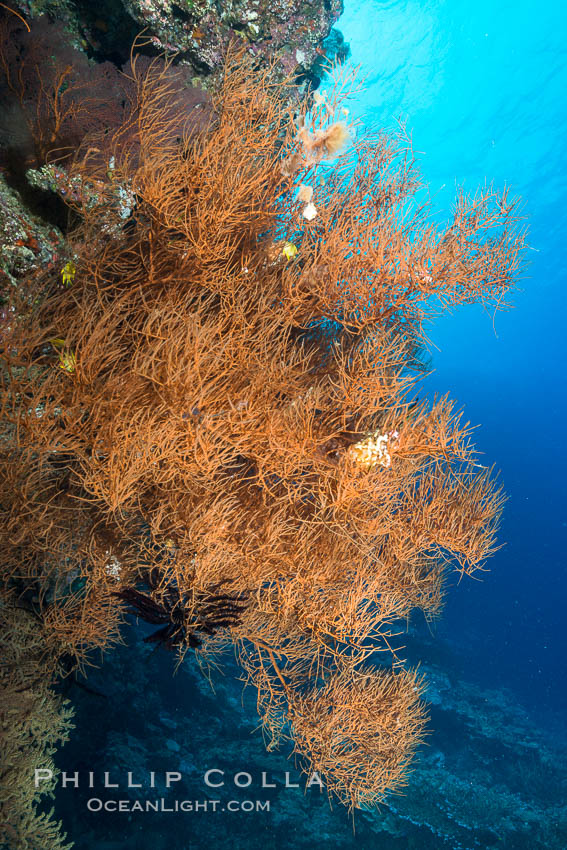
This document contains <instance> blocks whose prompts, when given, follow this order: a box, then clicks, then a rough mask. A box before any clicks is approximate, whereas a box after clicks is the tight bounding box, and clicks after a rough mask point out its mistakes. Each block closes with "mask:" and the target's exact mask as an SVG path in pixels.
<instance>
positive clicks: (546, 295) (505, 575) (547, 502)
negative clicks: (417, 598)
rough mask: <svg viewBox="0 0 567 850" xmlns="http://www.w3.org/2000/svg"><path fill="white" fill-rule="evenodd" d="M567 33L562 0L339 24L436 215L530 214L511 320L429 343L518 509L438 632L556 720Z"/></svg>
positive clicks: (487, 4) (455, 320)
mask: <svg viewBox="0 0 567 850" xmlns="http://www.w3.org/2000/svg"><path fill="white" fill-rule="evenodd" d="M566 21H567V16H566V12H565V7H564V4H563V3H560V2H557V0H551V2H547V3H539V2H536V0H514V2H508V0H476V2H474V3H468V2H467V3H466V2H462V1H461V2H458V0H457V2H455V0H453V2H447V0H396V2H388V1H387V0H356V2H355V0H346V2H345V11H344V15H343V16H342V17H341V18H340V20H339V23H338V25H339V27H340V29H341V31H342V32H343V34H344V36H345V39H346V41H348V42H349V43H350V46H351V50H352V59H351V61H352V63H353V64H355V65H360V66H361V68H360V72H361V74H362V75H363V77H364V78H365V83H366V84H365V88H364V91H363V92H362V93H361V95H360V96H359V97H358V98H357V100H356V102H355V103H354V104H353V105H352V112H353V113H354V114H355V115H356V116H357V117H358V118H359V119H360V120H361V121H362V122H363V124H364V125H366V126H371V127H382V126H393V125H394V122H395V120H396V119H397V118H400V117H401V118H402V119H403V120H405V121H406V122H407V128H408V130H409V131H410V132H411V135H412V140H413V147H414V150H415V151H416V152H417V154H418V162H419V165H420V169H421V171H422V174H423V176H424V177H425V179H426V181H427V182H428V183H429V185H430V188H431V194H432V197H433V202H434V206H435V208H436V209H437V210H439V211H440V212H441V213H442V211H443V210H445V211H446V212H448V210H449V209H450V204H451V200H452V198H453V196H454V193H455V188H456V186H463V187H464V188H465V189H466V190H467V191H474V189H475V188H476V187H477V186H482V185H483V184H484V183H485V181H489V182H491V181H494V182H495V184H496V186H499V187H502V186H504V185H505V184H506V185H508V186H510V188H511V192H512V193H513V194H519V195H521V196H522V198H523V200H524V204H523V214H524V215H525V216H526V219H527V224H528V226H529V238H528V242H529V245H530V249H529V250H528V252H527V260H528V264H529V265H528V268H527V270H526V273H525V275H524V276H523V279H522V281H521V283H520V289H519V290H518V291H517V292H515V293H514V296H513V302H514V309H513V310H512V311H509V312H500V313H498V314H497V315H496V316H495V317H494V319H493V316H492V315H487V314H486V313H485V312H483V311H482V309H480V308H464V309H463V308H462V309H459V310H457V311H455V312H454V313H453V314H452V315H449V316H444V317H443V318H442V319H440V320H438V321H437V322H436V323H435V325H434V327H432V328H431V332H430V335H431V339H432V341H433V343H434V344H435V346H437V350H435V349H434V350H433V365H434V369H435V372H434V374H433V375H432V376H431V377H430V378H429V379H428V385H429V387H430V388H431V389H432V390H436V391H439V392H442V393H444V392H446V391H450V393H451V395H452V396H453V397H454V398H457V399H458V400H459V401H460V402H462V403H463V404H464V406H465V414H466V418H467V419H470V420H471V421H472V422H474V423H481V426H482V427H480V428H479V429H478V430H477V432H476V436H475V441H476V443H477V445H478V447H479V449H480V450H481V451H482V452H484V458H485V460H484V461H483V462H485V463H487V464H492V463H494V464H496V466H497V467H498V468H499V469H501V473H502V476H501V477H502V482H503V484H504V487H505V489H506V491H507V493H508V496H509V501H508V504H507V506H506V510H505V516H504V522H503V528H502V534H501V537H502V539H503V540H504V541H506V543H507V545H506V547H505V548H504V549H502V550H501V551H500V552H498V553H497V554H496V556H495V557H494V558H493V559H492V561H491V563H490V564H489V565H488V566H489V568H490V572H489V573H488V574H486V576H485V577H484V580H483V581H482V582H481V583H479V582H476V581H465V582H463V583H461V584H460V586H459V587H458V589H455V590H454V592H452V593H451V594H450V595H449V598H448V603H447V609H446V612H445V617H444V623H443V624H442V625H441V626H440V629H441V631H442V632H443V633H444V634H445V635H446V636H447V637H448V638H450V639H451V640H453V641H455V642H456V644H457V645H458V646H459V647H460V649H461V650H462V653H463V655H465V656H466V657H467V658H468V664H469V669H470V670H471V671H474V672H475V673H476V674H478V676H479V677H480V678H481V679H482V680H483V681H485V682H486V683H500V684H506V685H508V686H510V687H513V689H514V690H515V691H516V692H517V693H518V694H519V695H520V697H521V698H522V699H523V700H524V701H527V702H529V703H530V705H531V706H532V707H533V708H536V709H538V708H539V709H542V710H543V709H544V708H545V709H551V710H553V711H559V710H561V709H562V708H563V709H564V708H565V707H566V705H567V678H566V677H565V675H564V670H565V651H566V641H565V598H566V591H567V574H566V570H565V567H566V563H567V555H566V543H567V510H566V499H565V493H566V490H565V480H566V472H567V465H566V452H565V440H566V427H565V426H566V422H567V400H566V393H565V386H566V382H565V366H564V358H565V322H566V319H567V316H566V314H565V304H566V303H567V298H566V287H567V261H566V257H565V245H566V241H567V214H566V201H567V191H566V190H567V156H566V153H567V109H566V106H567V97H566V93H567V47H566V33H567V28H566Z"/></svg>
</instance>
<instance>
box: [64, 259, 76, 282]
mask: <svg viewBox="0 0 567 850" xmlns="http://www.w3.org/2000/svg"><path fill="white" fill-rule="evenodd" d="M76 271H77V269H76V268H75V263H74V262H73V261H72V260H69V262H68V263H65V265H64V266H63V268H62V269H61V279H62V281H63V285H64V286H71V284H72V283H73V281H74V280H75V272H76Z"/></svg>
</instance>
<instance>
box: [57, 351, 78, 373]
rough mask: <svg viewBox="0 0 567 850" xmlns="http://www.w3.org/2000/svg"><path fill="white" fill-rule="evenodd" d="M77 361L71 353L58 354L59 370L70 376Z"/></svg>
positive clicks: (62, 352)
mask: <svg viewBox="0 0 567 850" xmlns="http://www.w3.org/2000/svg"><path fill="white" fill-rule="evenodd" d="M76 365H77V361H76V359H75V355H74V354H73V352H72V351H61V352H60V354H59V368H60V369H63V371H64V372H68V373H69V374H70V375H72V374H73V372H74V371H75V366H76Z"/></svg>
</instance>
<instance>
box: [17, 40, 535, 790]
mask: <svg viewBox="0 0 567 850" xmlns="http://www.w3.org/2000/svg"><path fill="white" fill-rule="evenodd" d="M133 74H134V79H135V81H136V84H137V86H138V97H137V104H136V109H135V110H134V111H133V113H132V115H131V118H130V119H129V121H128V122H127V124H126V125H125V127H123V128H121V131H120V132H119V133H116V134H114V135H113V134H108V135H107V136H106V137H104V138H99V139H97V140H95V141H93V140H90V141H89V144H88V145H85V147H84V149H83V151H82V153H81V154H80V155H79V156H78V157H77V161H76V163H75V166H74V169H71V177H72V176H73V174H76V175H80V176H81V180H82V181H84V184H85V185H86V184H87V183H88V182H89V181H91V182H92V183H93V184H94V183H95V182H96V185H97V200H96V203H89V205H88V207H86V208H81V205H80V200H79V201H77V205H78V212H79V213H80V214H81V215H82V217H83V224H82V225H81V226H80V227H79V228H78V229H77V230H76V232H75V233H74V234H72V235H71V237H70V242H71V248H72V254H73V256H74V257H75V275H74V278H73V282H72V284H71V285H70V286H67V287H65V286H63V284H62V282H61V280H60V279H59V278H57V279H55V278H52V279H47V280H44V281H43V286H44V287H45V290H46V292H47V296H46V297H45V299H44V301H43V303H42V305H41V309H39V310H38V311H37V313H36V315H34V316H32V317H31V319H29V320H26V321H24V320H22V321H20V322H19V323H18V322H14V323H13V329H12V332H11V335H10V337H9V338H8V339H7V340H6V341H5V343H4V372H3V374H4V402H3V414H4V418H5V420H6V422H7V426H6V427H7V428H9V429H10V430H9V434H8V437H7V438H6V439H4V440H3V443H2V449H1V450H2V460H3V463H2V467H1V473H0V474H1V476H2V480H1V485H2V487H1V489H2V492H3V493H12V495H11V496H9V497H5V498H3V503H2V514H1V517H0V519H1V521H2V523H3V526H4V529H5V533H6V539H7V541H8V543H9V546H7V547H6V548H5V550H4V551H3V552H2V553H1V555H0V564H1V569H2V572H1V576H2V585H3V587H4V591H5V592H8V591H9V592H14V593H18V594H20V595H21V596H22V597H23V598H26V599H27V598H29V604H30V605H31V606H32V607H33V609H34V611H35V612H36V615H37V616H38V617H40V618H41V619H42V622H43V623H44V628H45V629H46V633H47V635H48V640H49V641H51V644H52V645H57V644H58V645H60V647H61V651H65V652H67V653H73V654H74V656H75V657H76V658H77V660H78V661H79V660H81V659H82V658H84V657H86V652H87V651H88V649H89V647H92V646H100V647H102V646H105V645H108V643H109V641H110V640H111V639H113V638H114V637H115V636H116V627H117V623H118V619H119V617H120V612H121V604H122V603H121V599H123V600H126V601H128V602H130V604H131V605H133V606H134V607H135V608H136V607H137V608H138V609H139V610H141V607H143V606H144V605H146V607H147V605H150V604H151V605H159V604H161V605H162V607H163V604H164V602H163V598H162V600H161V603H160V599H159V596H158V595H156V591H155V589H154V590H152V594H151V600H152V601H151V603H150V602H147V603H146V602H144V603H142V602H141V600H140V599H139V597H138V596H136V597H133V596H132V593H130V596H129V593H128V592H127V591H125V590H122V591H121V590H120V588H121V587H122V588H127V587H131V588H136V586H138V583H139V582H140V581H146V583H147V581H148V576H149V575H150V572H151V571H152V570H153V569H155V568H156V567H158V568H159V569H160V571H161V572H162V574H163V576H164V577H165V578H164V582H165V584H164V585H162V587H169V588H176V589H177V590H176V592H177V593H179V594H180V598H183V599H193V600H202V599H205V598H206V597H207V594H210V592H211V588H223V589H224V588H230V591H225V590H223V591H222V593H228V592H229V593H230V595H231V596H233V597H234V598H240V599H244V598H245V599H246V606H245V607H244V606H242V607H241V608H240V609H239V611H238V616H235V617H234V618H232V619H231V621H230V622H228V621H226V622H222V621H220V622H219V621H217V622H216V625H217V626H219V628H217V627H216V626H215V627H214V628H211V629H210V630H209V631H207V629H201V631H200V632H199V640H202V645H201V646H200V647H198V648H197V652H198V653H199V656H200V657H202V658H203V659H206V658H207V657H210V655H211V654H212V653H214V652H215V651H216V650H218V649H220V648H221V647H222V646H224V645H226V644H227V643H233V644H234V645H235V646H236V649H237V653H238V657H239V659H240V661H241V664H242V666H243V668H244V670H245V673H246V676H247V679H248V681H249V682H250V683H251V684H253V685H254V686H255V687H256V688H257V690H258V708H259V711H260V714H261V716H262V722H263V727H264V731H265V733H266V736H267V738H268V741H269V746H276V745H277V744H278V742H279V741H281V740H282V739H284V740H285V739H286V738H291V739H292V740H293V742H294V745H295V749H296V752H297V754H298V756H299V757H300V758H301V759H302V760H303V762H304V764H306V765H311V766H312V767H314V768H315V769H317V770H319V771H320V772H321V774H322V776H323V777H324V779H325V781H326V783H327V787H328V788H329V791H330V792H331V793H332V794H334V795H336V796H337V797H338V799H340V800H341V801H342V802H344V803H346V804H347V805H349V806H367V805H372V804H375V803H376V802H379V801H381V800H382V799H383V798H384V796H385V794H387V793H388V792H389V791H391V790H396V789H397V788H399V787H400V785H401V784H403V783H404V782H405V777H406V774H407V770H408V764H409V761H410V757H411V755H412V753H413V751H414V749H415V747H416V745H417V743H418V742H419V740H420V739H421V736H422V733H423V725H424V709H423V706H422V703H421V702H420V694H421V692H422V684H421V682H420V680H419V678H418V677H417V676H416V674H415V673H414V672H411V671H408V670H405V669H404V668H403V666H402V664H401V661H400V659H399V658H398V656H397V654H396V634H397V633H398V632H399V630H400V623H401V622H403V619H404V618H407V617H409V615H410V614H411V612H412V611H413V610H415V609H420V610H421V611H423V612H424V613H425V615H426V616H427V617H430V618H431V617H435V616H436V615H437V613H438V612H439V610H440V607H441V602H442V595H443V580H444V576H445V574H446V572H447V570H448V569H450V568H451V566H456V568H457V569H458V570H460V571H461V572H462V573H466V574H471V573H473V572H474V571H475V570H477V569H479V568H480V567H481V566H482V564H483V562H484V560H485V559H486V558H487V557H488V556H489V555H490V554H491V553H492V552H493V551H494V549H495V548H496V542H495V535H496V531H497V525H498V518H499V514H500V511H501V507H502V501H503V496H502V493H501V491H500V489H499V488H498V486H497V485H496V483H495V482H494V480H493V478H492V476H491V473H490V471H489V470H486V469H484V468H479V465H478V464H477V463H476V456H475V453H474V448H473V446H472V445H471V443H470V431H471V429H470V427H469V426H468V424H464V423H463V422H462V421H461V419H460V416H459V414H458V412H457V411H456V410H455V406H454V404H453V403H452V402H451V401H450V400H449V399H448V398H446V397H444V398H439V399H435V400H434V401H433V402H432V403H431V402H427V401H423V400H420V399H419V398H418V397H417V395H416V393H417V386H416V382H417V380H418V372H417V371H416V367H418V366H419V360H420V351H421V349H422V348H423V344H424V342H423V321H424V319H425V318H426V317H428V316H430V315H431V313H432V312H433V310H434V309H439V307H438V306H435V303H434V302H435V301H436V302H437V305H439V304H440V305H442V306H443V305H456V304H460V303H463V302H469V301H475V300H481V301H482V302H483V303H485V304H489V303H492V304H497V305H498V304H501V303H502V302H503V299H504V297H505V295H506V293H507V291H508V289H509V288H510V286H511V285H512V284H513V282H514V279H515V276H516V274H517V271H518V266H519V258H520V252H521V248H522V236H521V234H520V235H519V234H518V233H517V230H516V223H515V218H514V215H515V213H514V210H515V207H514V204H513V203H512V202H510V201H506V203H503V202H502V198H501V197H500V196H498V195H497V194H496V193H495V192H494V191H493V190H492V189H489V190H487V191H485V192H483V193H482V194H480V195H478V196H476V197H474V198H465V197H463V196H461V197H459V199H458V201H457V205H456V209H455V212H454V215H453V219H452V221H451V223H450V224H449V226H448V227H447V228H446V229H445V230H438V229H436V228H435V227H434V226H433V224H431V223H429V221H428V219H427V215H426V212H427V211H426V210H425V209H424V207H423V206H421V205H420V204H419V203H417V202H416V201H414V200H413V197H414V195H415V192H416V191H417V189H418V188H419V176H418V173H417V170H416V168H415V165H414V163H413V161H412V157H411V151H410V150H409V149H407V148H405V149H404V148H403V147H402V148H400V142H399V141H396V140H393V139H392V138H390V137H388V136H386V135H384V134H379V135H377V136H374V137H368V138H365V139H363V140H360V141H354V142H353V144H352V145H351V146H350V148H349V149H348V150H346V152H345V153H343V154H342V155H339V156H338V157H337V158H335V159H334V160H333V162H332V167H329V165H326V166H323V165H322V164H321V163H320V162H319V159H320V158H321V157H319V156H313V151H312V145H311V141H312V140H313V139H324V138H326V137H325V133H326V128H329V127H331V126H333V124H335V123H336V118H337V115H338V114H341V113H340V112H339V110H340V109H341V95H340V89H339V88H337V90H336V92H335V95H334V96H333V95H332V94H331V95H330V96H329V98H328V99H327V100H326V101H321V99H319V100H320V102H319V103H316V104H315V105H314V106H313V109H312V110H311V111H309V112H308V111H307V106H304V107H303V108H302V110H301V115H299V116H298V117H297V118H296V120H294V119H293V116H292V115H290V109H289V108H288V106H287V104H288V103H289V102H290V99H289V97H288V95H289V91H288V89H286V86H285V85H283V86H282V85H281V84H275V83H274V82H273V80H272V78H271V76H270V72H269V71H266V72H265V73H263V74H261V75H260V74H258V73H254V71H253V68H252V64H251V60H250V59H249V58H247V57H246V55H244V54H235V53H230V52H229V54H228V57H227V61H226V66H225V76H224V83H223V85H222V87H221V88H220V90H219V91H218V93H217V96H216V100H215V102H214V108H213V110H212V112H211V114H210V117H209V121H208V123H207V125H206V126H201V127H200V128H193V130H192V131H191V132H189V130H187V131H186V132H185V133H180V132H179V114H178V113H176V111H175V109H172V105H171V98H172V97H173V95H174V91H173V89H172V84H171V80H170V78H166V77H164V76H160V75H159V74H155V73H154V74H152V73H149V74H138V73H137V72H136V67H135V65H134V71H133ZM342 114H344V113H342ZM305 128H308V130H307V131H305ZM306 132H307V133H308V134H310V135H306ZM327 138H328V137H327ZM306 140H307V142H308V143H309V145H308V147H307V149H306V147H305V143H306ZM327 147H328V146H327ZM332 152H333V153H336V148H333V151H332ZM329 153H330V151H329V150H326V154H329ZM109 162H112V173H111V175H110V176H109V174H108V172H109V167H108V163H109ZM323 168H324V170H322V169H323ZM117 185H122V186H127V187H128V190H129V191H130V192H132V193H133V195H134V196H135V205H133V206H132V210H131V215H130V217H129V218H128V219H127V220H124V219H123V218H121V216H120V215H119V211H117V209H116V186H117ZM300 186H303V187H305V186H310V187H313V193H312V195H313V197H312V199H311V196H310V201H311V200H312V201H313V204H314V205H315V206H316V208H317V211H318V214H317V216H316V217H315V218H313V220H312V221H308V220H307V218H306V217H305V216H303V215H302V214H301V206H300V203H299V202H298V193H297V189H298V187H300ZM301 191H302V192H303V189H302V190H301ZM301 197H302V198H303V200H305V199H306V196H305V193H303V194H302V195H301ZM302 202H303V201H302ZM289 245H291V246H292V247H293V248H294V249H295V250H290V249H289V248H287V249H286V246H289ZM54 339H56V340H63V347H64V350H65V351H68V352H72V353H73V357H74V360H73V370H72V371H69V370H64V369H61V368H60V364H59V355H60V350H61V347H60V348H59V350H58V348H57V346H56V345H54V344H53V340H54ZM60 346H61V344H60ZM38 410H41V416H39V415H38V413H37V411H38ZM111 555H112V556H114V558H115V559H116V562H117V563H119V564H120V570H119V571H118V573H117V574H116V575H113V574H110V573H109V570H108V565H109V563H110V561H109V558H110V556H111ZM118 583H119V585H120V586H119V587H117V584H118ZM30 588H31V589H30ZM138 593H139V591H138ZM221 595H222V594H221ZM174 607H175V606H174ZM170 608H171V606H170ZM144 610H146V609H144ZM148 610H149V609H148ZM146 613H147V612H146ZM161 615H163V612H161V614H160V616H161ZM142 616H144V614H143V612H142ZM170 619H171V618H170ZM160 622H163V621H162V620H160ZM184 622H185V621H184ZM187 622H190V621H187ZM191 635H193V632H192V630H191V627H190V625H186V631H185V632H179V631H177V632H175V633H174V634H173V635H172V634H168V638H171V639H172V641H173V642H175V643H177V642H178V640H177V639H178V638H184V640H182V641H181V644H182V646H181V649H182V651H183V650H184V649H186V648H187V646H188V645H191V643H192V641H191ZM183 643H184V645H183ZM377 653H382V655H377ZM378 660H381V661H382V662H383V664H382V666H380V667H377V666H376V664H377V661H378ZM392 660H393V662H394V663H393V665H392V664H391V663H390V662H391V661H392Z"/></svg>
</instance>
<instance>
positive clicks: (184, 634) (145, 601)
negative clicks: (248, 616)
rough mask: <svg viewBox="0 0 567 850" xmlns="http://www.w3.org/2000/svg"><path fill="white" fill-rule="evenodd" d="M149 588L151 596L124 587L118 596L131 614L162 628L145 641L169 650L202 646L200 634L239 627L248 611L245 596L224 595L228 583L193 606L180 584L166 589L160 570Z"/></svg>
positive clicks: (151, 576) (197, 599)
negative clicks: (246, 610)
mask: <svg viewBox="0 0 567 850" xmlns="http://www.w3.org/2000/svg"><path fill="white" fill-rule="evenodd" d="M145 584H147V585H148V587H149V590H150V593H142V592H141V591H140V590H138V589H137V588H136V587H124V588H122V590H119V591H116V593H115V594H114V595H115V596H118V597H120V599H122V600H123V601H124V602H127V603H128V608H127V610H128V613H130V614H135V615H136V616H137V617H141V619H142V620H145V621H146V623H152V625H156V626H157V625H161V628H160V629H158V630H157V632H153V633H152V634H151V635H148V637H146V638H144V641H145V643H160V644H161V645H162V646H164V647H165V648H166V649H177V648H182V647H184V646H189V647H193V648H195V647H198V646H200V645H201V639H200V638H199V637H198V633H199V632H200V633H201V634H202V635H213V634H214V633H215V632H216V631H218V629H222V628H227V627H230V626H236V625H237V624H238V622H239V620H240V615H241V614H242V612H243V611H244V609H245V608H246V599H245V598H244V597H243V596H242V594H239V595H232V594H230V593H226V592H223V588H224V586H225V585H226V584H227V582H226V581H220V582H218V583H217V584H214V585H211V586H210V587H209V588H207V591H206V593H203V594H199V595H198V596H196V597H194V598H193V599H191V601H190V602H189V601H188V600H187V599H186V598H185V597H184V596H183V595H182V594H181V593H180V592H179V588H178V587H177V585H176V584H166V585H165V586H164V584H163V581H162V575H161V573H160V571H159V570H158V569H157V568H154V569H152V570H150V572H149V574H148V576H147V578H146V579H145ZM152 592H153V595H151V594H152Z"/></svg>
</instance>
